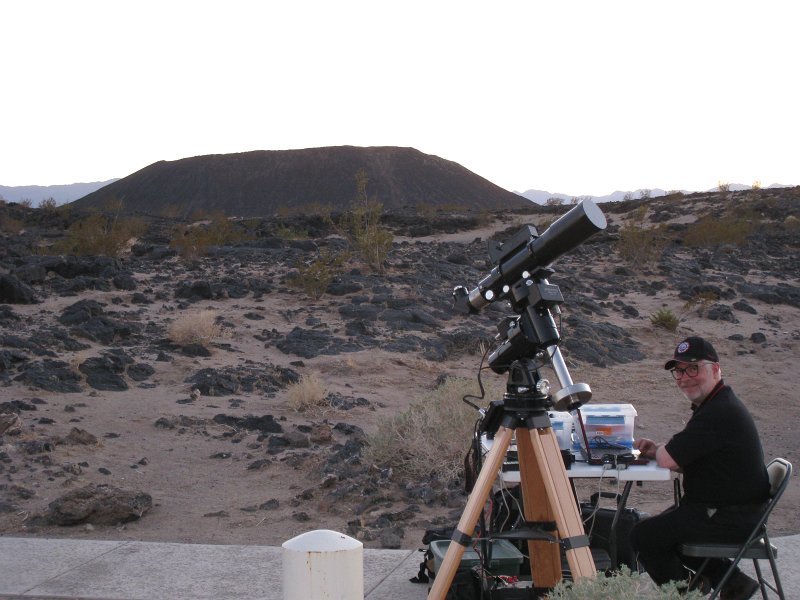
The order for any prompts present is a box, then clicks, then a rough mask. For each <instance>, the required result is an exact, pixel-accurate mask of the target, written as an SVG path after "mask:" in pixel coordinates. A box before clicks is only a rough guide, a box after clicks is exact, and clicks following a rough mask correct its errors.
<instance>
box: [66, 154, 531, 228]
mask: <svg viewBox="0 0 800 600" xmlns="http://www.w3.org/2000/svg"><path fill="white" fill-rule="evenodd" d="M360 171H363V172H364V173H365V174H366V176H367V178H368V179H369V181H368V184H367V188H366V192H367V194H368V196H369V197H370V198H372V197H374V198H376V199H377V200H378V201H379V202H381V204H383V207H384V210H385V211H386V212H403V211H405V212H407V211H408V209H409V208H414V207H417V206H420V205H424V206H426V207H431V208H437V207H445V206H449V207H458V209H473V210H497V209H500V208H523V207H525V206H528V205H529V204H530V201H529V200H527V199H525V198H523V197H522V196H519V195H517V194H514V193H511V192H509V191H507V190H504V189H502V188H500V187H498V186H497V185H495V184H493V183H491V182H489V181H487V180H486V179H484V178H483V177H480V176H479V175H476V174H475V173H473V172H471V171H469V170H468V169H465V168H464V167H462V166H461V165H459V164H457V163H455V162H452V161H449V160H445V159H442V158H439V157H438V156H433V155H430V154H424V153H422V152H420V151H419V150H416V149H414V148H400V147H391V146H389V147H368V148H365V147H356V146H336V147H326V148H309V149H304V150H260V151H253V152H243V153H237V154H215V155H207V156H195V157H192V158H184V159H181V160H175V161H159V162H157V163H154V164H152V165H150V166H148V167H145V168H144V169H141V170H140V171H137V172H135V173H133V174H131V175H128V176H127V177H124V178H122V179H120V180H118V181H115V182H113V183H111V184H109V185H107V186H105V187H103V188H101V189H99V190H97V191H95V192H93V193H91V194H89V195H87V196H84V197H83V198H81V199H79V200H76V201H75V202H73V203H72V205H73V206H74V207H75V208H78V209H88V208H103V207H105V206H107V205H108V203H109V202H112V201H116V200H122V201H123V202H124V206H123V210H127V211H136V212H139V213H145V214H156V215H157V214H163V211H164V207H165V206H169V207H170V210H172V211H173V212H175V213H176V214H179V215H183V216H186V215H190V214H193V213H195V212H198V211H207V212H214V211H222V212H223V213H225V214H227V215H229V216H239V217H266V216H270V215H273V214H275V213H276V212H277V211H278V210H279V209H286V208H290V209H292V210H295V211H298V212H302V210H303V208H304V207H309V206H315V205H316V206H320V205H323V206H331V207H333V208H334V209H335V210H338V211H342V210H345V209H347V208H348V207H349V206H350V205H351V203H352V202H353V200H354V198H356V195H357V194H356V180H355V176H356V173H358V172H360Z"/></svg>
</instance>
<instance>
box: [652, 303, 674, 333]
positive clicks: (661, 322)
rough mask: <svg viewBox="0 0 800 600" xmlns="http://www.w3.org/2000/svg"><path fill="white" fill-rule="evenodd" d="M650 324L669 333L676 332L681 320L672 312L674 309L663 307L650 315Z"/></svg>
mask: <svg viewBox="0 0 800 600" xmlns="http://www.w3.org/2000/svg"><path fill="white" fill-rule="evenodd" d="M650 322H651V323H652V324H653V327H660V328H661V329H666V330H667V331H676V330H677V329H678V325H679V324H680V322H681V320H680V319H679V318H678V316H677V315H676V314H675V313H674V312H672V309H670V308H666V307H662V308H659V309H658V310H657V311H656V312H654V313H653V314H652V315H650Z"/></svg>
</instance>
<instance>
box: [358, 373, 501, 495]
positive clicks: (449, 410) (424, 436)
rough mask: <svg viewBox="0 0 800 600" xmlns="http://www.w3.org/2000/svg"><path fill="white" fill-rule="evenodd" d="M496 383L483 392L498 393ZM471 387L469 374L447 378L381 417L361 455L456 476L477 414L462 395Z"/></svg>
mask: <svg viewBox="0 0 800 600" xmlns="http://www.w3.org/2000/svg"><path fill="white" fill-rule="evenodd" d="M500 387H501V386H500V385H499V383H498V385H497V388H498V389H497V390H491V391H489V390H487V395H490V397H494V398H500V397H502V392H501V391H500ZM476 388H477V385H476V383H475V381H473V380H467V379H458V378H449V379H447V380H445V382H444V383H443V384H442V385H440V386H439V387H438V388H436V389H435V390H433V391H432V392H429V393H428V394H426V395H425V396H423V397H422V398H420V399H419V400H417V401H416V402H414V403H413V404H412V405H411V406H410V407H409V408H408V409H407V410H406V411H404V412H402V413H400V414H396V415H392V416H390V417H388V418H387V419H385V420H383V421H381V422H380V423H379V424H378V430H377V432H376V433H375V434H374V435H371V436H369V437H368V439H367V443H368V445H367V447H366V449H365V452H364V458H365V461H367V462H370V463H372V464H376V465H379V466H382V467H392V468H393V469H394V470H395V471H396V472H398V473H399V474H400V475H402V476H407V477H409V478H413V479H420V478H422V479H426V478H429V477H431V476H433V477H436V478H438V479H439V481H441V482H443V483H445V484H447V483H452V482H455V481H457V480H458V479H459V478H460V477H461V476H462V474H463V462H464V455H465V454H466V452H467V450H468V449H469V445H470V441H471V440H472V433H473V428H474V426H475V422H476V420H477V419H478V418H479V414H478V413H477V412H476V411H475V409H474V408H472V407H470V406H469V405H467V404H466V403H464V402H463V401H462V398H463V396H464V395H465V394H474V393H476V392H477V389H476ZM492 392H497V393H496V394H494V395H491V393H492Z"/></svg>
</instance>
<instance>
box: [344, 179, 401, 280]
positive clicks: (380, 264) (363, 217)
mask: <svg viewBox="0 0 800 600" xmlns="http://www.w3.org/2000/svg"><path fill="white" fill-rule="evenodd" d="M368 181H369V179H368V178H367V174H366V172H365V171H364V170H363V169H362V170H360V171H359V172H358V173H356V192H357V194H356V201H355V202H354V203H353V206H352V208H351V210H350V211H349V212H348V213H346V214H345V215H343V216H342V219H341V222H340V223H339V228H340V230H341V231H342V233H343V234H344V235H345V237H346V238H347V239H348V241H349V242H350V244H351V246H352V247H353V248H354V249H355V251H356V252H357V253H358V254H359V255H360V256H361V258H362V259H363V260H364V261H365V262H366V263H367V264H368V265H369V266H370V267H372V268H373V269H375V270H376V271H379V272H382V271H383V268H384V263H385V261H386V256H387V255H388V254H389V250H391V248H392V242H393V241H394V236H393V235H392V233H391V231H389V230H388V229H386V228H385V227H384V226H382V225H381V215H382V213H383V205H382V204H381V203H380V202H378V201H377V200H375V199H374V198H369V197H368V195H367V182H368Z"/></svg>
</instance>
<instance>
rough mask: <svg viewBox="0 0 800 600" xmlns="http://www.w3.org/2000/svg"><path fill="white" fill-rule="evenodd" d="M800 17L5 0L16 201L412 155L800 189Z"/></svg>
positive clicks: (3, 168)
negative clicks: (273, 167)
mask: <svg viewBox="0 0 800 600" xmlns="http://www.w3.org/2000/svg"><path fill="white" fill-rule="evenodd" d="M798 17H800V4H798V3H797V2H796V0H786V1H782V0H779V1H770V0H765V1H763V2H755V1H752V0H750V1H747V2H742V1H737V0H734V1H712V0H692V1H685V0H672V1H669V2H666V1H662V2H655V1H652V0H631V1H614V0H607V1H605V2H600V1H598V0H591V1H581V0H578V1H572V2H571V1H566V0H557V1H555V0H549V1H547V2H539V1H534V0H528V1H516V0H507V1H506V0H484V1H482V2H473V1H469V0H460V1H450V0H424V1H416V0H403V1H388V0H368V1H363V2H356V1H351V0H326V1H314V2H312V1H307V0H278V1H274V2H272V1H266V0H262V1H251V2H245V1H239V0H225V1H218V2H207V1H203V0H191V1H186V2H184V1H178V0H174V1H171V0H158V1H151V0H137V1H135V2H132V1H128V0H101V1H85V0H69V1H65V0H56V1H40V0H25V1H22V0H19V1H8V2H2V3H0V30H1V31H2V37H1V38H0V39H1V40H2V58H0V64H1V65H2V70H1V71H0V85H2V94H1V95H0V102H2V104H1V105H0V106H1V107H2V126H1V129H0V131H1V132H2V133H1V140H2V141H1V142H0V185H8V186H17V185H53V184H65V183H75V182H87V181H104V180H106V179H111V178H114V177H125V176H127V175H129V174H131V173H133V172H135V171H138V170H139V169H142V168H144V167H146V166H148V165H150V164H152V163H154V162H156V161H158V160H176V159H181V158H186V157H190V156H198V155H203V154H223V153H231V152H245V151H249V150H283V149H291V148H310V147H318V146H340V145H355V146H410V147H414V148H417V149H418V150H420V151H422V152H425V153H428V154H435V155H437V156H440V157H442V158H445V159H448V160H452V161H455V162H457V163H459V164H461V165H462V166H464V167H466V168H468V169H470V170H471V171H474V172H475V173H477V174H478V175H480V176H482V177H485V178H486V179H488V180H489V181H492V182H493V183H495V184H497V185H499V186H501V187H503V188H506V189H508V190H511V191H520V192H521V191H525V190H528V189H531V188H534V189H541V190H547V191H549V192H553V193H555V192H560V193H566V194H571V195H604V194H608V193H610V192H613V191H615V190H635V189H639V188H648V189H654V188H663V189H665V190H677V189H687V190H706V189H710V188H713V187H715V186H717V184H718V182H720V181H722V182H726V183H743V184H748V185H749V184H751V183H753V182H754V181H759V182H760V183H761V185H762V186H767V185H770V184H773V183H781V184H789V185H798V184H800V156H799V155H800V152H798V139H800V119H799V118H798V112H799V111H800V108H799V107H800V84H799V83H798V75H797V73H798V66H797V65H798V60H799V59H800V51H799V50H800V37H798V34H797V26H798V22H800V19H798Z"/></svg>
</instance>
